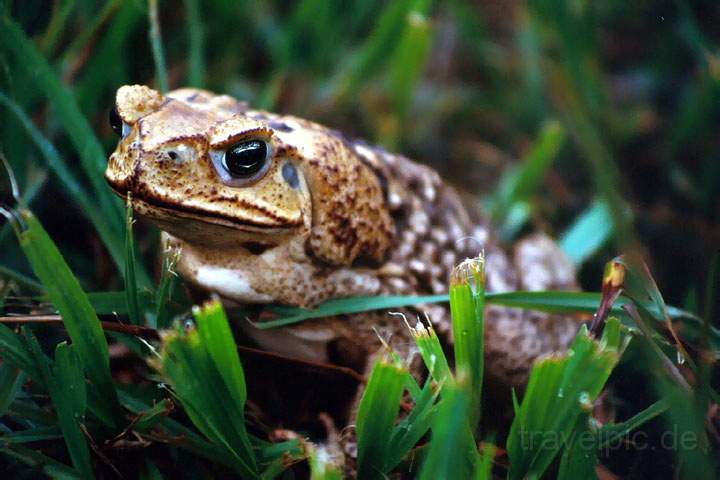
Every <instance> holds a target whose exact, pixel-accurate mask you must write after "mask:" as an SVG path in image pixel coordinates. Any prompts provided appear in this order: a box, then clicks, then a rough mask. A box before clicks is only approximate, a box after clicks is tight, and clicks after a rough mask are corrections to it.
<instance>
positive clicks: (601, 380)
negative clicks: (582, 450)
mask: <svg viewBox="0 0 720 480" xmlns="http://www.w3.org/2000/svg"><path fill="white" fill-rule="evenodd" d="M619 328H620V324H619V321H618V320H617V319H615V318H610V319H609V320H608V321H607V325H606V329H605V331H606V334H605V336H604V337H603V339H601V340H600V341H597V340H595V339H593V338H592V337H591V336H590V335H589V333H588V331H587V328H586V327H585V326H583V327H582V328H581V330H580V332H579V333H578V334H577V336H576V337H575V341H574V343H573V345H572V346H571V348H570V349H569V350H568V352H567V353H565V354H562V355H555V356H553V357H546V358H543V359H541V360H539V361H537V362H536V363H535V365H534V366H533V369H532V371H531V373H530V380H529V381H528V385H527V390H526V392H525V396H524V397H523V400H522V403H521V404H520V408H519V410H518V411H517V413H516V415H515V419H514V420H513V423H512V426H511V428H510V436H509V437H508V442H507V451H508V456H509V457H510V471H509V474H508V478H509V479H511V480H512V479H518V478H528V477H531V478H539V477H540V476H542V475H543V473H544V472H545V470H546V469H547V468H548V466H549V465H550V463H551V462H552V461H553V459H554V458H555V457H556V456H557V455H558V454H559V453H560V451H561V450H562V448H563V447H564V446H565V444H566V442H568V440H569V439H570V438H572V435H573V432H575V431H576V430H575V428H576V427H577V425H578V418H580V416H581V415H582V414H583V412H588V411H591V410H592V403H593V402H594V400H595V398H597V395H598V394H599V393H600V391H601V390H602V388H603V387H604V385H605V382H606V381H607V379H608V377H609V376H610V373H611V372H612V370H613V368H615V366H616V365H617V362H618V361H619V356H620V352H621V351H622V350H624V347H625V345H626V341H627V340H629V338H628V339H627V340H625V339H621V338H620V336H619V335H617V332H618V330H619ZM615 340H617V341H615Z"/></svg>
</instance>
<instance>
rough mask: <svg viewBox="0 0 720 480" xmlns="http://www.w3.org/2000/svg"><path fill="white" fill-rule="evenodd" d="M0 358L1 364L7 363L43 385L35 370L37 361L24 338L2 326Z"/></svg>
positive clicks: (38, 372)
mask: <svg viewBox="0 0 720 480" xmlns="http://www.w3.org/2000/svg"><path fill="white" fill-rule="evenodd" d="M0 357H2V359H3V363H9V364H11V365H12V366H14V367H17V368H19V369H21V370H22V371H24V372H25V373H27V374H28V375H29V376H30V377H31V378H32V379H33V380H35V381H36V382H40V384H41V385H42V384H43V383H42V377H41V375H40V371H39V370H38V368H37V360H38V359H35V358H34V357H33V354H32V352H31V351H30V349H29V347H28V345H27V343H26V342H25V341H24V338H23V337H21V336H20V335H17V334H16V333H15V332H13V331H12V330H10V329H9V328H8V327H6V326H5V325H2V324H0Z"/></svg>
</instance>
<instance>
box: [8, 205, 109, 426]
mask: <svg viewBox="0 0 720 480" xmlns="http://www.w3.org/2000/svg"><path fill="white" fill-rule="evenodd" d="M22 216H23V219H24V221H25V222H26V224H27V229H26V230H25V231H23V232H22V233H20V245H21V246H22V248H23V250H24V251H25V255H26V256H27V258H28V260H29V261H30V264H31V265H32V267H33V270H34V271H35V274H36V275H37V276H38V278H39V279H40V280H41V281H42V283H43V285H44V286H45V290H46V292H47V294H48V296H49V297H50V299H51V300H52V302H53V304H54V305H55V307H56V308H57V309H58V311H59V312H60V315H61V316H62V318H63V322H64V325H65V329H66V330H67V332H68V334H69V335H70V338H71V339H72V341H73V348H74V349H76V351H77V353H78V356H79V357H80V359H81V361H82V364H83V366H84V369H85V371H86V372H87V374H88V377H89V378H90V381H91V382H92V384H93V386H94V387H95V389H97V391H98V392H99V395H100V398H101V399H102V402H99V403H98V406H100V407H101V408H103V409H104V411H105V416H102V418H105V419H115V422H117V421H118V420H120V419H121V418H122V411H121V408H120V404H119V402H118V399H117V394H116V392H115V387H114V385H113V382H112V377H111V375H110V359H109V356H108V344H107V340H106V339H105V334H104V332H103V329H102V326H101V325H100V320H99V319H98V317H97V315H96V314H95V311H94V310H93V308H92V305H91V304H90V301H89V300H88V298H87V295H85V292H83V290H82V288H81V287H80V284H79V282H78V280H77V278H75V276H74V275H73V273H72V272H71V271H70V268H69V267H68V265H67V263H65V260H64V259H63V257H62V255H61V254H60V252H59V251H58V249H57V247H56V246H55V243H53V241H52V240H51V239H50V237H49V236H48V234H47V232H45V229H44V228H43V227H42V225H41V224H40V222H38V221H37V219H36V218H35V216H34V215H33V214H32V213H30V212H29V211H23V212H22ZM109 426H111V427H115V426H116V425H109Z"/></svg>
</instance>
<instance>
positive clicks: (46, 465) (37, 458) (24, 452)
mask: <svg viewBox="0 0 720 480" xmlns="http://www.w3.org/2000/svg"><path fill="white" fill-rule="evenodd" d="M0 452H2V453H4V454H5V455H8V456H10V457H13V458H15V459H17V460H20V461H21V462H23V463H26V464H27V465H29V466H31V467H35V468H37V469H39V470H40V471H41V472H43V473H44V474H45V475H47V476H49V477H51V478H54V479H76V478H80V475H79V474H78V472H77V471H76V470H74V469H72V468H70V467H68V466H67V465H65V464H64V463H60V462H58V461H57V460H55V459H52V458H50V457H48V456H45V455H43V454H42V453H40V452H37V451H35V450H32V449H30V448H26V447H23V446H22V445H17V444H11V443H8V444H5V445H3V446H2V447H0Z"/></svg>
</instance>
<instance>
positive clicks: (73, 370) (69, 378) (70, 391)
mask: <svg viewBox="0 0 720 480" xmlns="http://www.w3.org/2000/svg"><path fill="white" fill-rule="evenodd" d="M29 340H30V341H29V343H30V347H31V349H32V350H33V354H34V356H35V357H36V358H38V359H39V364H40V370H41V373H42V377H43V380H44V383H45V384H46V385H47V387H48V392H49V393H50V398H51V399H52V403H53V406H54V407H55V411H56V412H57V415H58V424H59V425H60V429H61V430H62V434H63V437H64V439H65V445H66V446H67V450H68V453H69V454H70V458H71V459H72V463H73V465H74V466H75V468H76V469H77V470H78V472H79V473H80V476H81V477H82V478H84V479H86V480H91V479H93V478H95V476H94V474H93V470H92V466H91V463H90V449H89V448H88V444H87V440H86V439H85V436H84V435H83V432H82V430H81V428H80V420H81V418H82V417H83V416H84V414H85V404H84V399H85V378H84V375H83V374H82V370H81V367H80V362H79V360H78V359H77V356H76V355H75V354H74V352H72V350H69V349H68V346H67V344H65V343H61V344H59V345H58V346H57V348H56V350H55V359H56V360H55V363H54V364H53V363H52V362H51V360H50V359H48V358H47V357H46V356H45V354H44V353H43V352H42V350H41V349H40V344H39V343H38V341H37V339H36V338H35V337H34V336H33V335H32V334H31V335H30V336H29ZM65 382H69V384H67V385H66V384H65ZM80 390H82V393H80ZM80 409H82V411H80Z"/></svg>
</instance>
